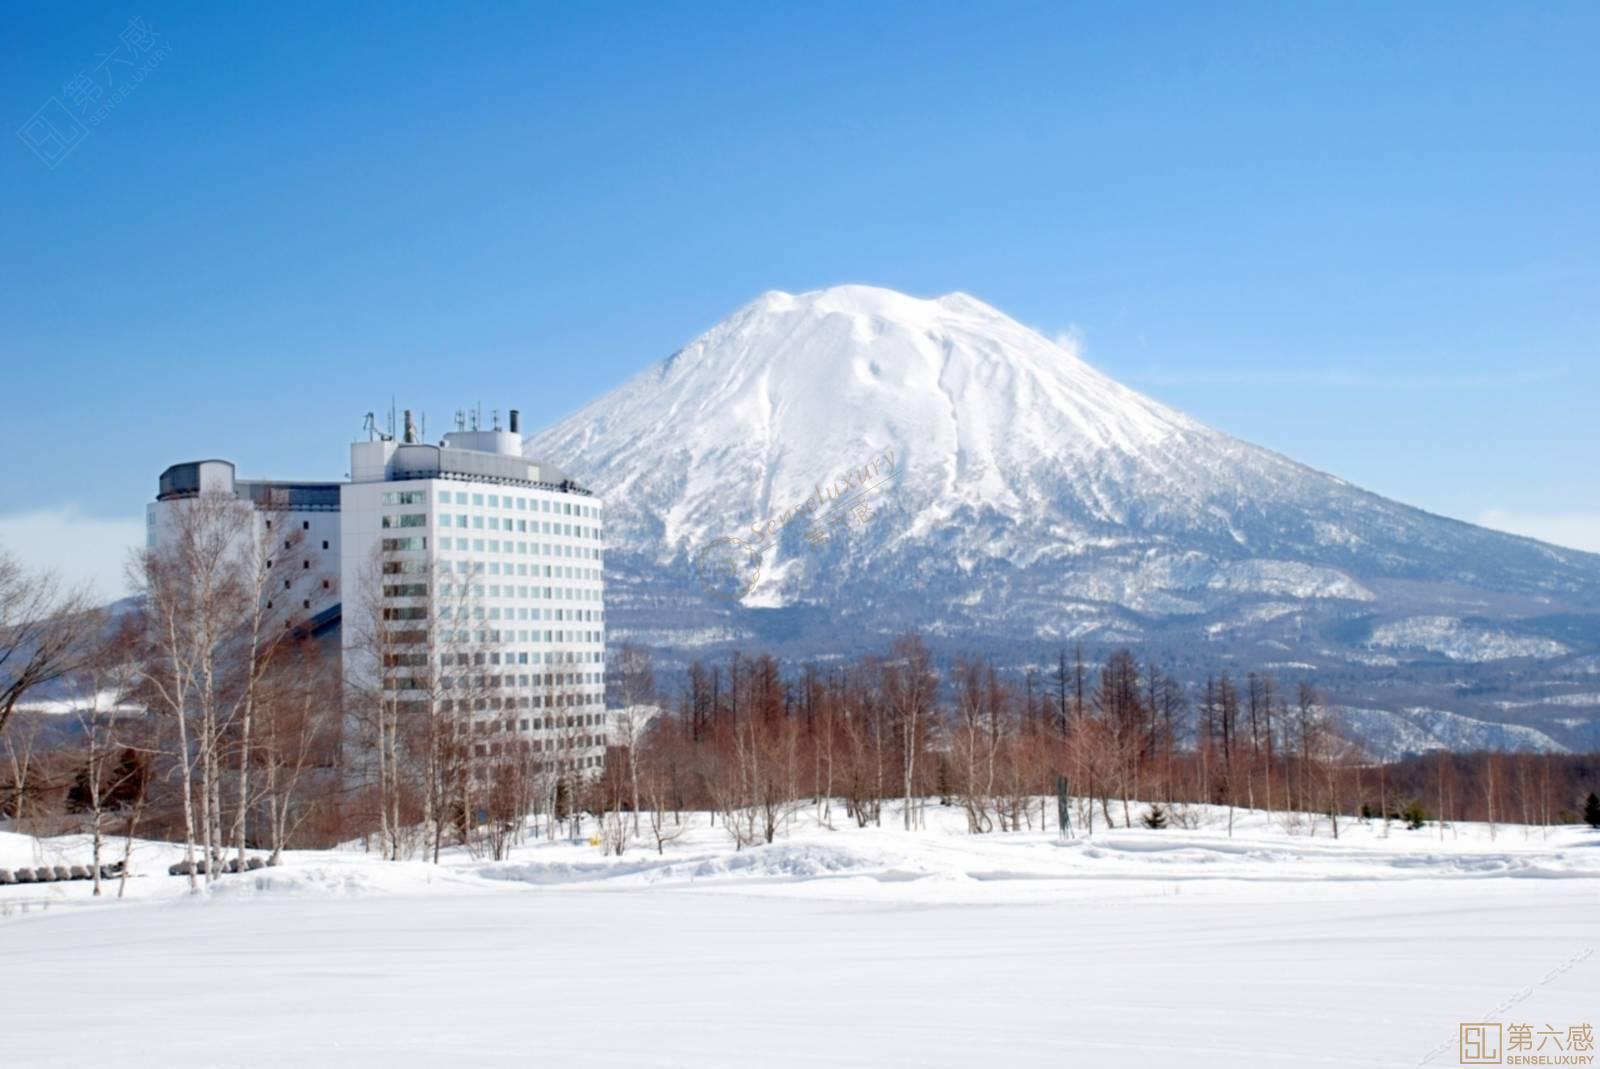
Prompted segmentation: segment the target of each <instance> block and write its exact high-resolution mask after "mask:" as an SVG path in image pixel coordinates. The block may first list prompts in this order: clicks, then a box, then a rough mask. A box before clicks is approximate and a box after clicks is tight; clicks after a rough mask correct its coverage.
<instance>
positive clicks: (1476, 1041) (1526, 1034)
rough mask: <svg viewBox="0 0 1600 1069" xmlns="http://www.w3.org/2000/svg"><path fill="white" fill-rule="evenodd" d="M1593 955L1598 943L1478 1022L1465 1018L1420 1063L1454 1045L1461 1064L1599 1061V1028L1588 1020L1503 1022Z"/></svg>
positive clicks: (1548, 1063)
mask: <svg viewBox="0 0 1600 1069" xmlns="http://www.w3.org/2000/svg"><path fill="white" fill-rule="evenodd" d="M1593 956H1594V947H1584V948H1583V949H1582V950H1580V951H1578V953H1576V954H1574V955H1573V956H1572V957H1570V958H1568V959H1567V960H1566V961H1564V962H1562V963H1561V964H1560V965H1557V966H1556V967H1555V968H1553V969H1551V970H1550V971H1549V972H1547V973H1545V974H1544V975H1543V976H1541V977H1540V978H1539V980H1538V981H1537V982H1536V983H1532V984H1529V985H1528V986H1527V987H1524V988H1522V989H1521V990H1520V991H1517V992H1516V993H1515V994H1513V995H1511V996H1510V997H1509V998H1506V999H1505V1000H1503V1001H1502V1002H1501V1003H1500V1004H1499V1005H1498V1006H1496V1007H1495V1008H1494V1009H1492V1010H1490V1011H1489V1012H1488V1013H1485V1014H1484V1015H1483V1016H1482V1017H1481V1018H1480V1019H1479V1020H1477V1021H1463V1022H1461V1024H1460V1026H1459V1029H1458V1034H1457V1035H1455V1036H1452V1037H1451V1038H1450V1039H1447V1040H1444V1041H1443V1042H1441V1043H1440V1044H1439V1045H1438V1046H1436V1047H1434V1048H1433V1049H1432V1050H1430V1051H1429V1052H1428V1053H1426V1054H1424V1055H1423V1056H1422V1059H1421V1060H1420V1061H1419V1062H1417V1064H1418V1065H1431V1064H1432V1063H1433V1060H1434V1059H1435V1058H1437V1057H1439V1056H1440V1055H1441V1054H1444V1053H1445V1052H1446V1051H1448V1050H1449V1049H1450V1048H1451V1047H1455V1048H1456V1050H1457V1053H1458V1054H1459V1055H1460V1064H1462V1065H1592V1064H1594V1029H1593V1028H1592V1027H1591V1026H1589V1025H1587V1024H1581V1025H1572V1026H1571V1027H1569V1028H1567V1029H1565V1030H1562V1029H1557V1028H1551V1027H1550V1026H1549V1025H1545V1026H1544V1028H1543V1029H1542V1030H1535V1029H1534V1027H1533V1026H1532V1025H1529V1024H1502V1022H1501V1019H1502V1018H1503V1017H1505V1016H1506V1015H1507V1013H1508V1012H1509V1011H1510V1010H1511V1008H1512V1007H1513V1006H1516V1005H1517V1004H1518V1003H1521V1002H1523V1001H1525V1000H1526V999H1528V998H1529V997H1530V996H1532V995H1533V993H1534V992H1535V991H1537V990H1539V989H1540V988H1542V987H1544V986H1545V985H1546V984H1549V983H1551V982H1553V981H1555V980H1556V979H1557V978H1559V977H1560V976H1562V975H1563V974H1565V973H1568V972H1570V971H1572V970H1573V969H1575V968H1577V967H1578V966H1579V965H1582V964H1583V963H1584V962H1586V961H1588V960H1589V959H1590V958H1591V957H1593Z"/></svg>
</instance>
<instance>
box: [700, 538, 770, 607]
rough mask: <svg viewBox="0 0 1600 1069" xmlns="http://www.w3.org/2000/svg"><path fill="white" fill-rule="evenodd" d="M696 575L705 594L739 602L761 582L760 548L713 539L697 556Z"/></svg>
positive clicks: (728, 540)
mask: <svg viewBox="0 0 1600 1069" xmlns="http://www.w3.org/2000/svg"><path fill="white" fill-rule="evenodd" d="M694 573H695V575H696V577H698V578H699V580H700V585H701V586H702V587H704V588H705V590H706V593H708V594H711V595H714V596H715V597H719V598H726V599H727V600H729V601H738V600H739V599H740V598H742V597H744V596H745V595H746V594H748V593H750V591H751V590H754V589H755V585H756V583H757V581H759V580H760V578H761V551H760V547H758V546H752V545H750V543H748V542H746V541H744V539H742V538H734V537H732V536H729V535H724V536H723V537H721V538H717V539H713V540H712V541H710V542H707V543H706V544H705V545H704V546H703V547H701V550H700V552H699V553H696V554H695V557H694Z"/></svg>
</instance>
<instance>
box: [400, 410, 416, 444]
mask: <svg viewBox="0 0 1600 1069" xmlns="http://www.w3.org/2000/svg"><path fill="white" fill-rule="evenodd" d="M402 440H403V441H404V442H405V444H406V445H416V444H417V425H416V424H415V423H413V422H412V420H411V409H409V408H408V409H406V436H405V438H404V439H402Z"/></svg>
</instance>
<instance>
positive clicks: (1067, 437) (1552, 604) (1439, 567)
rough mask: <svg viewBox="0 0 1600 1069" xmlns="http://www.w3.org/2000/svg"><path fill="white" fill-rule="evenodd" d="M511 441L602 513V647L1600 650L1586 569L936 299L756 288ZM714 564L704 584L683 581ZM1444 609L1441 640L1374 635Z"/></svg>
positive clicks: (1479, 655)
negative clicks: (897, 643) (725, 314)
mask: <svg viewBox="0 0 1600 1069" xmlns="http://www.w3.org/2000/svg"><path fill="white" fill-rule="evenodd" d="M527 448H528V453H529V455H530V456H537V457H542V458H547V459H549V460H551V461H554V462H556V463H558V464H560V465H562V466H564V467H565V468H567V469H568V470H570V471H572V472H574V473H575V474H576V475H577V476H578V477H579V478H580V479H582V480H584V481H585V482H586V483H588V484H590V485H592V486H593V487H595V488H596V489H597V490H598V491H599V492H600V493H601V494H603V495H604V497H605V500H606V513H607V535H608V553H609V560H608V579H609V580H610V582H611V587H610V592H609V594H610V605H609V609H610V612H609V622H610V624H611V634H612V637H613V638H630V637H631V638H639V639H642V640H644V641H647V642H650V643H653V644H656V645H659V646H674V647H680V648H704V647H708V646H714V645H717V644H721V643H728V642H744V643H747V644H749V643H752V642H765V643H767V644H781V646H782V648H783V651H784V652H789V653H795V654H813V653H827V652H840V651H843V650H850V649H853V648H855V647H856V646H857V645H859V643H860V641H861V640H862V639H863V638H866V639H872V638H874V637H878V636H882V635H884V634H888V633H893V632H895V631H898V630H901V629H903V628H905V627H908V626H915V627H918V628H920V629H922V630H923V631H925V632H926V633H929V634H931V635H932V636H934V637H935V638H941V637H942V638H945V639H947V640H948V641H949V642H950V643H951V644H955V645H959V644H961V643H963V642H980V643H981V642H988V643H996V644H998V643H1007V644H1013V645H1014V644H1016V643H1030V642H1032V643H1038V644H1040V645H1048V644H1051V643H1055V642H1059V641H1064V640H1068V639H1083V640H1085V641H1087V642H1088V643H1090V644H1091V645H1095V644H1100V645H1106V644H1110V643H1114V642H1128V641H1132V642H1141V641H1142V642H1149V643H1150V644H1151V645H1152V646H1153V647H1158V648H1160V649H1162V650H1169V651H1170V650H1173V649H1178V650H1182V649H1184V648H1186V647H1191V646H1194V647H1200V648H1201V649H1202V650H1203V651H1204V654H1203V655H1204V656H1208V657H1209V656H1215V655H1220V654H1222V653H1223V652H1224V648H1219V644H1224V646H1225V648H1226V649H1239V648H1243V647H1248V646H1249V645H1250V644H1252V643H1263V642H1265V643H1271V644H1274V646H1273V648H1275V649H1276V650H1277V654H1275V655H1274V657H1273V659H1275V660H1307V661H1312V662H1315V663H1326V662H1328V661H1329V660H1330V658H1331V659H1332V660H1335V661H1339V662H1340V663H1341V664H1343V665H1344V667H1346V668H1348V669H1350V670H1352V671H1360V670H1362V666H1363V664H1366V665H1367V667H1371V664H1370V663H1368V662H1371V661H1372V660H1373V659H1374V658H1373V655H1372V650H1373V648H1374V647H1380V646H1381V647H1382V652H1383V653H1384V654H1390V653H1396V655H1397V656H1401V657H1417V656H1420V657H1424V658H1429V657H1431V658H1433V659H1435V660H1442V659H1444V658H1446V657H1448V658H1453V659H1456V660H1467V661H1471V662H1473V663H1479V662H1488V661H1493V660H1503V659H1507V658H1510V659H1515V658H1521V657H1540V658H1552V657H1559V656H1562V655H1566V654H1568V653H1593V652H1594V651H1595V649H1596V648H1600V557H1595V556H1592V555H1589V554H1584V553H1578V552H1573V551H1567V550H1562V549H1558V548H1555V547H1551V546H1547V545H1543V544H1541V543H1537V542H1534V541H1531V540H1528V539H1523V538H1517V537H1514V536H1510V535H1504V534H1499V533H1496V532H1491V531H1488V530H1485V529H1482V528H1478V527H1473V526H1471V525H1468V524H1464V523H1459V522H1456V521H1453V520H1447V519H1443V518H1440V517H1437V516H1433V515H1430V514H1427V513H1424V512H1421V511H1419V510H1416V509H1412V508H1409V507H1406V506H1404V505H1400V504H1397V503H1395V502H1392V501H1388V500H1386V499H1384V498H1381V497H1378V496H1376V495H1374V494H1371V493H1368V492H1366V491H1363V490H1360V489H1358V488H1356V487H1354V486H1351V485H1349V484H1348V483H1346V482H1344V481H1342V480H1340V479H1337V478H1335V477H1332V476H1329V475H1326V474H1323V473H1320V472H1317V471H1314V470H1312V469H1309V468H1306V467H1304V466H1303V465H1300V464H1296V463H1294V462H1293V461H1290V460H1288V459H1286V458H1284V457H1282V456H1279V455H1278V454H1275V453H1273V452H1270V451H1268V450H1265V449H1261V448H1258V447H1256V446H1252V445H1249V444H1247V443H1245V442H1241V441H1239V440H1237V439H1235V438H1232V437H1230V436H1228V435H1225V434H1222V433H1220V432H1217V431H1215V430H1212V429H1209V428H1207V427H1205V426H1203V425H1201V424H1199V423H1197V422H1196V421H1194V420H1193V419H1190V418H1189V417H1187V416H1185V415H1183V414H1182V413H1180V412H1177V411H1175V410H1173V409H1171V408H1169V407H1167V406H1165V405H1162V404H1160V403H1158V402H1156V401H1154V400H1151V399H1150V398H1147V397H1144V396H1142V395H1140V394H1138V393H1136V392H1134V391H1132V390H1130V389H1127V388H1126V387H1124V386H1121V385H1119V384H1118V383H1116V382H1114V381H1112V380H1111V379H1110V378H1108V377H1107V376H1105V375H1104V374H1102V373H1100V372H1099V371H1097V370H1095V369H1094V368H1092V367H1090V366H1089V365H1088V364H1087V363H1085V362H1084V361H1083V360H1081V359H1080V358H1079V357H1078V356H1077V355H1076V354H1075V353H1073V352H1071V351H1069V350H1068V349H1066V348H1063V347H1062V346H1060V345H1058V344H1056V343H1055V342H1052V341H1051V340H1049V339H1047V338H1045V337H1043V336H1042V335H1040V334H1039V333H1037V332H1036V331H1033V330H1031V329H1029V328H1027V327H1025V326H1023V325H1022V324H1020V323H1018V322H1016V321H1015V320H1013V319H1011V318H1010V317H1008V316H1006V315H1004V314H1003V313H1001V312H999V311H997V310H996V309H994V308H992V307H990V306H988V305H986V304H984V303H982V302H981V301H978V300H975V299H974V298H972V297H969V296H966V295H964V294H959V293H957V294H949V295H946V296H944V297H939V298H937V299H933V300H921V299H917V298H913V297H908V296H905V295H903V294H899V293H895V292H892V291H889V290H883V289H875V288H871V287H865V286H841V287H837V288H834V289H827V290H820V291H816V292H812V293H804V294H799V295H792V294H787V293H779V292H772V293H767V294H764V295H763V296H761V297H760V298H758V299H757V300H755V301H753V302H752V303H750V304H749V305H747V306H745V307H744V308H742V309H740V310H739V311H738V312H736V313H735V314H733V315H732V316H730V317H729V318H728V319H727V320H725V321H724V322H722V323H720V324H718V325H717V326H715V327H713V328H712V329H711V330H709V331H707V332H706V333H705V334H703V335H701V336H700V337H699V338H697V339H695V340H694V341H692V342H691V343H690V344H689V345H687V346H685V347H684V348H683V349H681V350H680V351H678V352H677V353H675V354H673V355H672V356H671V357H669V358H667V359H666V360H664V361H662V362H661V363H659V364H657V365H656V366H655V367H653V368H650V369H648V370H646V371H644V372H643V373H641V374H639V375H638V376H637V377H635V378H634V379H632V380H631V381H629V382H627V383H625V384H624V385H622V386H621V387H619V388H617V389H616V390H613V391H612V392H610V393H608V394H606V395H604V396H602V397H601V398H599V399H598V400H596V401H595V402H593V403H592V404H590V405H588V406H587V407H585V408H584V409H582V410H580V411H579V412H577V413H575V414H574V415H573V416H571V417H570V418H568V419H566V420H564V421H562V422H561V423H559V424H557V425H555V426H554V427H551V428H549V429H547V430H545V431H543V432H541V433H539V434H537V435H535V436H534V437H532V438H531V439H530V440H529V442H528V447H527ZM1408 462H1423V461H1421V460H1409V461H1408ZM858 505H865V506H866V507H867V509H868V510H870V515H868V514H867V512H862V511H858V509H857V508H856V506H858ZM824 538H825V540H824ZM734 539H737V540H738V541H737V542H731V541H729V540H734ZM719 540H720V541H719ZM730 547H731V548H730ZM716 554H724V555H731V557H732V558H733V565H732V566H733V569H734V570H735V571H736V572H737V573H738V581H737V582H734V583H732V584H731V585H730V586H729V588H728V589H718V588H717V585H716V582H715V577H714V576H715V573H713V578H711V579H707V580H706V582H705V583H704V584H703V583H702V582H701V581H700V579H701V578H702V577H704V575H705V573H706V571H707V569H706V561H707V559H708V557H714V556H715V555H716ZM697 567H698V569H699V571H698V572H697ZM707 586H709V587H711V588H712V590H711V591H710V592H708V590H707V589H706V588H707ZM719 595H723V596H719ZM1267 604H1270V606H1271V609H1270V611H1267V612H1261V611H1258V607H1259V606H1262V605H1267ZM1284 605H1287V606H1288V607H1289V608H1288V609H1287V610H1284V609H1282V608H1280V607H1281V606H1284ZM1463 605H1469V606H1471V607H1472V608H1471V612H1472V622H1471V625H1470V627H1466V628H1457V631H1458V633H1457V634H1455V635H1454V636H1453V637H1452V636H1442V635H1441V634H1439V633H1437V632H1438V627H1434V628H1433V629H1432V630H1429V631H1427V633H1425V634H1424V633H1421V632H1419V631H1418V627H1419V626H1420V625H1403V626H1402V625H1396V626H1393V627H1386V625H1389V624H1391V623H1393V622H1394V621H1401V620H1418V619H1421V620H1427V619H1430V618H1437V619H1444V618H1447V617H1448V618H1450V619H1459V617H1460V615H1461V613H1462V611H1463V609H1462V606H1463ZM1563 612H1564V613H1567V614H1571V613H1573V612H1577V613H1580V614H1585V615H1582V616H1580V618H1579V621H1578V623H1577V624H1576V625H1573V624H1572V622H1571V620H1570V619H1568V621H1567V623H1566V625H1565V626H1566V628H1567V631H1566V632H1565V633H1563V635H1562V637H1561V638H1560V639H1559V640H1558V639H1557V638H1555V637H1554V636H1552V635H1545V634H1541V633H1539V631H1538V628H1539V626H1540V625H1539V624H1537V623H1530V622H1529V621H1530V620H1536V619H1537V618H1540V617H1543V616H1546V615H1555V614H1557V613H1563ZM1222 621H1228V623H1227V625H1226V626H1224V627H1223V628H1221V629H1218V628H1217V626H1216V625H1217V624H1218V623H1219V622H1222ZM1239 621H1247V622H1249V623H1248V626H1243V627H1241V626H1236V624H1237V623H1238V622H1239ZM1436 622H1437V620H1436ZM1440 626H1442V625H1440ZM1574 626H1576V627H1577V634H1575V635H1574V634H1572V633H1570V632H1571V630H1572V628H1573V627H1574ZM1208 627H1209V628H1211V630H1210V631H1209V632H1208V630H1207V628H1208ZM1375 628H1376V630H1375ZM1424 630H1426V629H1424ZM1446 638H1452V640H1451V641H1448V642H1447V641H1445V639H1446ZM1364 658H1365V660H1364Z"/></svg>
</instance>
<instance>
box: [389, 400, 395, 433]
mask: <svg viewBox="0 0 1600 1069" xmlns="http://www.w3.org/2000/svg"><path fill="white" fill-rule="evenodd" d="M389 440H390V441H391V442H392V441H394V394H390V395H389Z"/></svg>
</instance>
